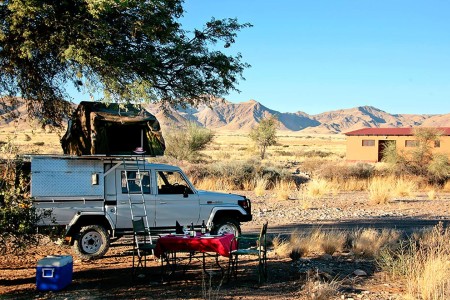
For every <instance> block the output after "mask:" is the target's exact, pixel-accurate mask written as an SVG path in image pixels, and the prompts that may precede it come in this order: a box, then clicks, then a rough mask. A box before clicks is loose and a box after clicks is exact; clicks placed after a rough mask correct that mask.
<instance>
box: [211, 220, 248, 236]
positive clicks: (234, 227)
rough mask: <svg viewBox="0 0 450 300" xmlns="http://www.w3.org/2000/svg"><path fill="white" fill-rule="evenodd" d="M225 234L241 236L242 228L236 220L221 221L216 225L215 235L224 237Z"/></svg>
mask: <svg viewBox="0 0 450 300" xmlns="http://www.w3.org/2000/svg"><path fill="white" fill-rule="evenodd" d="M225 233H232V234H234V235H235V236H239V235H240V234H241V227H240V226H239V222H238V221H236V220H235V219H231V218H230V219H221V220H219V221H218V222H217V224H215V225H214V229H213V234H218V235H222V234H225Z"/></svg>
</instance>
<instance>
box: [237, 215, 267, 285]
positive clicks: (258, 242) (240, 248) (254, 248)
mask: <svg viewBox="0 0 450 300" xmlns="http://www.w3.org/2000/svg"><path fill="white" fill-rule="evenodd" d="M266 235H267V222H266V223H265V224H264V225H263V226H262V228H261V232H260V234H259V237H254V236H253V237H251V236H242V235H241V236H237V237H235V238H234V239H233V240H232V241H231V248H230V249H235V250H232V251H231V252H230V258H229V263H228V279H230V277H231V275H233V276H234V278H235V279H236V278H237V271H238V262H239V256H240V255H245V256H256V257H257V258H258V282H259V283H262V282H263V281H265V280H266V279H267V245H266V243H267V241H266ZM245 246H250V247H247V248H245Z"/></svg>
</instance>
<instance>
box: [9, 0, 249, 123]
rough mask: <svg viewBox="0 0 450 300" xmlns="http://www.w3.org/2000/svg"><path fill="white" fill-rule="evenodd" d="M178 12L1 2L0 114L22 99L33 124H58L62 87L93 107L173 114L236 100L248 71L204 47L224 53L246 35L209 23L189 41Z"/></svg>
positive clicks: (106, 2) (168, 4) (113, 3)
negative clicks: (143, 106)
mask: <svg viewBox="0 0 450 300" xmlns="http://www.w3.org/2000/svg"><path fill="white" fill-rule="evenodd" d="M182 4H183V0H149V1H117V0H101V1H100V0H73V1H59V0H0V104H3V106H5V105H7V104H8V105H11V103H10V101H12V100H14V99H17V97H21V98H23V99H24V101H26V104H27V108H28V112H29V114H30V115H31V116H39V119H41V120H44V121H45V120H51V121H56V122H61V120H62V117H63V116H64V115H65V114H67V113H68V112H69V110H70V103H69V102H68V100H69V101H71V100H73V99H71V98H70V96H69V94H68V92H67V90H66V88H67V86H68V85H70V84H73V85H74V86H75V87H76V88H77V89H78V90H80V91H84V92H87V93H88V94H90V95H91V98H92V97H95V96H96V95H100V99H96V100H106V101H115V102H121V101H123V102H135V101H147V102H162V103H166V104H170V105H172V106H174V105H181V106H185V105H186V104H192V105H198V104H199V103H208V102H209V101H210V99H212V98H211V97H220V96H223V95H225V94H227V93H228V92H229V91H230V90H237V88H236V84H237V81H238V79H243V77H242V72H243V70H244V69H245V68H246V67H248V66H249V65H248V64H246V63H243V62H241V55H240V54H236V55H226V54H224V53H223V52H221V51H218V50H212V47H211V46H213V45H216V44H217V43H219V42H220V43H222V44H223V46H224V47H225V48H227V47H230V46H231V44H233V43H234V42H235V38H236V36H237V32H239V31H240V30H241V29H243V28H245V27H249V26H251V25H250V24H240V23H238V21H237V20H236V19H223V20H216V19H214V18H212V19H211V21H209V22H207V23H206V24H205V25H204V27H203V28H202V29H195V30H193V31H187V30H185V29H183V28H182V25H181V24H180V22H179V20H180V18H181V17H182V16H183V13H184V10H183V7H182ZM210 48H211V49H210ZM214 49H218V48H217V47H214ZM12 106H14V105H13V104H12Z"/></svg>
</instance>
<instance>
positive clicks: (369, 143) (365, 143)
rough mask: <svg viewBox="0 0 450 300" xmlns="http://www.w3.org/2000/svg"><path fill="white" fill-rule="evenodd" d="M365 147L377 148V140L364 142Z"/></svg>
mask: <svg viewBox="0 0 450 300" xmlns="http://www.w3.org/2000/svg"><path fill="white" fill-rule="evenodd" d="M362 146H363V147H373V146H375V140H362Z"/></svg>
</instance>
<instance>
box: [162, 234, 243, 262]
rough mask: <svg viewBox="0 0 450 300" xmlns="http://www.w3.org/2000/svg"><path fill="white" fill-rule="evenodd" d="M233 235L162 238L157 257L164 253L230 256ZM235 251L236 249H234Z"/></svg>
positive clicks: (172, 236)
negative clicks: (199, 253) (208, 253)
mask: <svg viewBox="0 0 450 300" xmlns="http://www.w3.org/2000/svg"><path fill="white" fill-rule="evenodd" d="M233 238H234V235H233V234H225V235H221V236H214V237H201V236H196V237H194V238H191V237H184V236H177V235H167V236H163V237H160V238H159V239H158V242H157V243H156V249H155V256H156V257H160V256H161V253H163V252H190V251H195V252H215V253H217V254H219V255H221V256H225V257H228V256H230V246H231V240H232V239H233ZM233 250H234V249H233Z"/></svg>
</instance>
